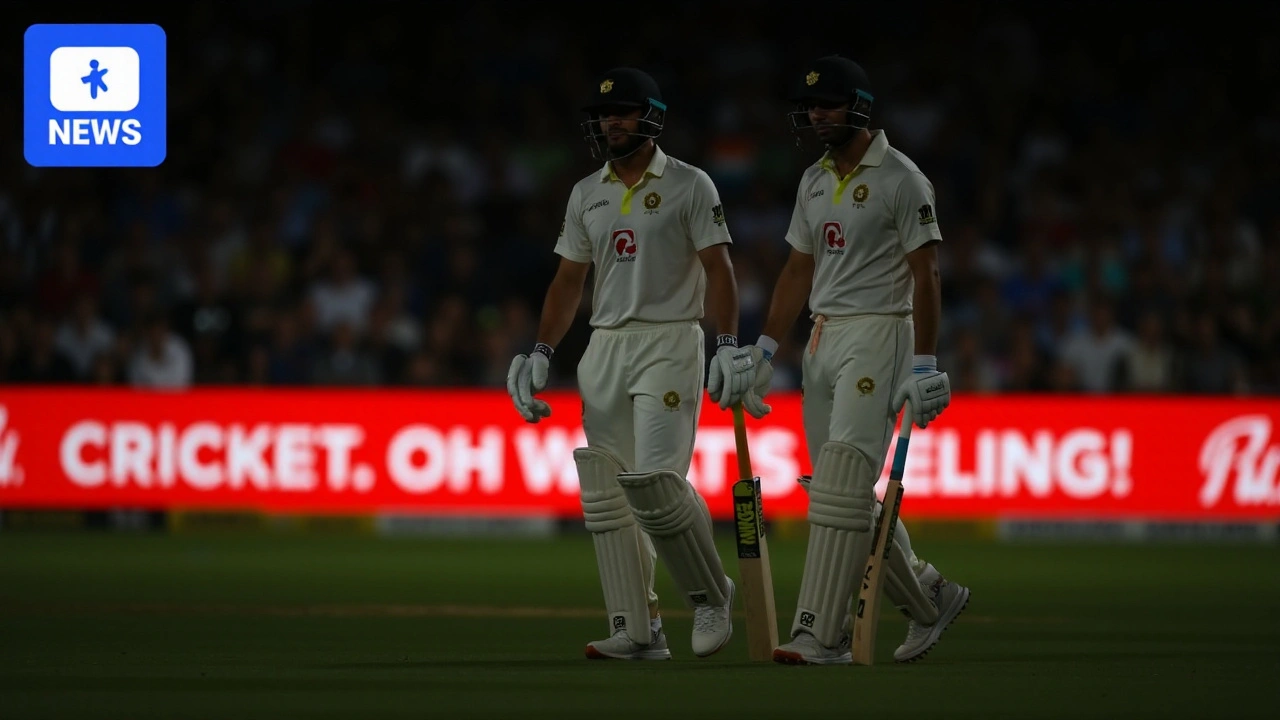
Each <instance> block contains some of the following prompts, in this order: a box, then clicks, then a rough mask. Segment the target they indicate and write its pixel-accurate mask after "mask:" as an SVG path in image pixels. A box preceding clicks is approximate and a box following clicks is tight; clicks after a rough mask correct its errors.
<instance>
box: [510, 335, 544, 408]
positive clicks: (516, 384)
mask: <svg viewBox="0 0 1280 720" xmlns="http://www.w3.org/2000/svg"><path fill="white" fill-rule="evenodd" d="M550 366H551V361H550V360H549V359H548V358H547V356H546V355H544V354H542V353H540V352H535V353H532V354H529V355H523V354H522V355H517V356H515V359H513V360H512V361H511V369H509V370H507V394H508V395H510V396H511V401H512V402H513V403H515V406H516V412H518V413H520V417H522V418H524V419H525V422H531V423H536V422H538V421H539V420H541V419H543V418H547V417H551V406H550V405H548V404H547V401H546V400H539V399H537V398H535V397H534V395H537V394H538V393H540V392H542V391H543V390H545V389H546V387H547V370H548V368H549V367H550Z"/></svg>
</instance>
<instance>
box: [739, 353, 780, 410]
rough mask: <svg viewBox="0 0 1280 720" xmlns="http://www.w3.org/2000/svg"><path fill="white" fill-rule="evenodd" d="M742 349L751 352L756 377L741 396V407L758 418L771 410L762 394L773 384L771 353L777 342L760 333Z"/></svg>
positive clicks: (766, 392) (766, 393) (767, 392)
mask: <svg viewBox="0 0 1280 720" xmlns="http://www.w3.org/2000/svg"><path fill="white" fill-rule="evenodd" d="M743 349H744V350H747V351H749V352H750V353H751V360H752V362H754V363H755V365H756V379H755V383H754V384H753V385H752V386H751V388H750V389H749V390H747V394H746V396H745V397H743V398H742V409H744V410H746V411H747V414H749V415H750V416H751V417H753V418H755V419H757V420H759V419H760V418H763V417H764V416H765V415H768V414H769V413H771V412H773V408H772V407H770V406H769V405H767V404H765V402H764V396H765V395H768V394H769V390H770V389H771V386H772V385H773V354H774V353H775V352H777V351H778V342H777V341H776V340H774V339H773V338H771V337H769V336H767V335H761V336H760V339H759V340H757V341H756V344H755V345H748V346H747V347H745V348H743Z"/></svg>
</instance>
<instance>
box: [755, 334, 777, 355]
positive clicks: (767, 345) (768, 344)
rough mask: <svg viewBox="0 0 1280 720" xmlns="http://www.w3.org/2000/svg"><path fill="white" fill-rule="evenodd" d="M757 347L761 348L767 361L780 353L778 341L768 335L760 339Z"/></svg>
mask: <svg viewBox="0 0 1280 720" xmlns="http://www.w3.org/2000/svg"><path fill="white" fill-rule="evenodd" d="M756 347H758V348H760V352H761V353H763V355H764V359H765V360H772V359H773V356H774V354H776V353H777V352H778V341H777V340H774V339H773V338H771V337H769V336H768V335H761V336H760V339H759V340H757V341H756Z"/></svg>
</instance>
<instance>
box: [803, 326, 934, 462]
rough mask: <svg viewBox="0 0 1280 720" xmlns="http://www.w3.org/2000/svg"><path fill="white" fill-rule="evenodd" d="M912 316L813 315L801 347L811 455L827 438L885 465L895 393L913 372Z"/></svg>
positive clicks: (812, 457) (811, 457) (815, 455)
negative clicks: (807, 337) (804, 342)
mask: <svg viewBox="0 0 1280 720" xmlns="http://www.w3.org/2000/svg"><path fill="white" fill-rule="evenodd" d="M914 353H915V325H914V324H913V323H912V321H911V318H910V317H902V316H897V315H852V316H848V317H823V316H821V315H820V316H818V317H817V318H815V320H814V325H813V329H812V330H810V332H809V345H808V347H806V348H805V353H804V368H803V372H804V378H803V385H802V391H803V397H804V433H805V441H806V443H807V444H808V446H809V460H810V462H812V463H813V465H815V466H816V465H817V464H818V452H819V451H820V450H821V449H822V446H823V445H824V444H826V443H827V442H828V441H829V440H836V441H838V442H842V443H846V444H848V445H852V446H853V447H855V448H858V449H859V450H861V451H862V452H863V453H865V454H866V456H867V458H868V459H870V460H872V461H873V462H874V463H875V464H874V465H872V467H874V468H876V471H877V472H878V471H879V469H880V468H882V467H884V461H885V456H886V453H887V452H888V449H889V441H890V439H892V436H893V428H894V424H895V423H894V421H895V417H894V412H893V407H892V404H893V393H894V391H895V390H897V389H898V385H899V384H900V383H902V381H903V380H904V379H905V378H906V377H907V376H908V375H910V374H911V360H912V357H913V356H914Z"/></svg>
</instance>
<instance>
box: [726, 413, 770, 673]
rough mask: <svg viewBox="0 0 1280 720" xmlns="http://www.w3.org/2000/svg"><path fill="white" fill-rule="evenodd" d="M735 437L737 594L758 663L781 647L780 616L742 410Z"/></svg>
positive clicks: (750, 650) (750, 652)
mask: <svg viewBox="0 0 1280 720" xmlns="http://www.w3.org/2000/svg"><path fill="white" fill-rule="evenodd" d="M733 420H734V434H735V435H736V439H737V443H738V471H739V475H741V476H742V477H741V479H739V480H738V481H737V482H735V483H734V484H733V518H734V538H735V541H736V544H737V549H738V578H739V583H740V586H739V588H738V592H739V593H741V595H742V603H743V606H744V608H745V609H746V613H747V656H748V657H749V658H750V659H751V660H752V661H755V662H768V661H770V660H772V659H773V650H774V648H776V647H777V646H778V614H777V608H776V607H775V604H774V596H773V570H772V567H771V566H770V563H769V543H768V540H766V539H765V534H764V504H763V501H762V499H761V495H760V478H758V477H755V476H754V475H753V474H752V472H751V458H750V455H749V454H748V451H747V432H746V422H745V419H744V418H743V416H742V407H741V406H738V407H735V408H734V417H733Z"/></svg>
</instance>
